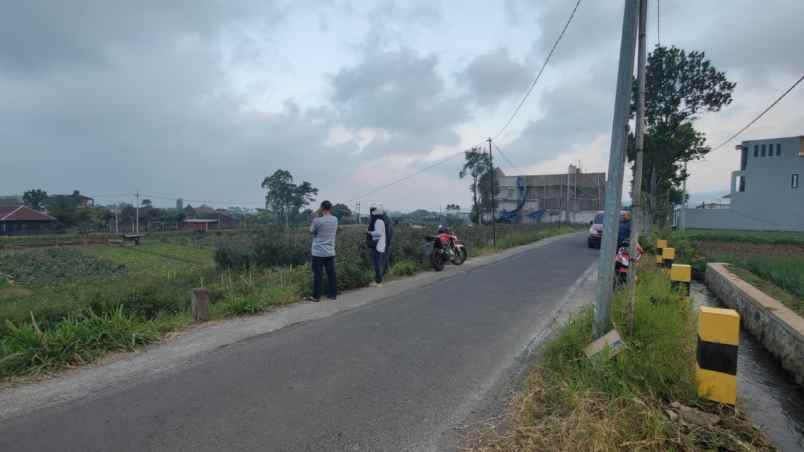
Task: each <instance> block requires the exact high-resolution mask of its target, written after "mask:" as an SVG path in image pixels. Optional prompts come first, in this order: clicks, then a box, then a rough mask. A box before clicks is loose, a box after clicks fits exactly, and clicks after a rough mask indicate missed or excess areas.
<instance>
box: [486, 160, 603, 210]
mask: <svg viewBox="0 0 804 452" xmlns="http://www.w3.org/2000/svg"><path fill="white" fill-rule="evenodd" d="M496 174H497V177H498V178H499V181H500V196H499V201H498V212H497V216H498V218H500V219H502V220H504V221H511V222H515V223H518V222H537V221H542V222H551V221H569V222H575V223H588V222H589V221H590V220H591V219H593V218H594V217H595V214H596V213H597V212H598V211H600V210H602V209H603V201H604V199H605V193H606V173H583V172H582V171H581V169H580V168H578V167H577V166H575V165H570V166H569V170H568V171H567V173H566V174H540V175H523V176H506V175H505V174H504V173H503V172H502V171H501V170H497V173H496Z"/></svg>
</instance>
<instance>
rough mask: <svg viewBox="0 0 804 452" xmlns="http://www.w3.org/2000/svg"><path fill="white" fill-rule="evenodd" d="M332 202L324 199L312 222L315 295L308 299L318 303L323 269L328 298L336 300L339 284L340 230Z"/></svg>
mask: <svg viewBox="0 0 804 452" xmlns="http://www.w3.org/2000/svg"><path fill="white" fill-rule="evenodd" d="M331 211H332V203H331V202H329V201H324V202H322V203H321V208H320V209H318V212H316V217H315V218H313V222H312V224H310V233H311V234H312V235H313V245H312V249H311V254H312V255H313V259H312V267H313V296H312V297H308V298H307V300H308V301H312V302H315V303H317V302H318V301H319V300H320V299H321V276H322V270H323V269H326V272H327V298H329V299H330V300H332V301H335V298H336V297H337V295H338V285H337V282H336V280H335V234H336V233H337V232H338V217H336V216H334V215H332V212H331Z"/></svg>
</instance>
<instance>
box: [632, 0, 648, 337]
mask: <svg viewBox="0 0 804 452" xmlns="http://www.w3.org/2000/svg"><path fill="white" fill-rule="evenodd" d="M647 27H648V1H647V0H639V50H638V51H637V86H638V91H637V114H636V162H635V163H634V187H633V189H632V190H631V198H632V199H631V210H632V215H631V237H630V240H631V256H636V250H637V246H639V231H640V228H641V227H642V219H643V215H642V160H643V153H644V152H643V151H644V148H645V58H646V57H645V53H646V49H645V47H646V45H645V41H646V36H647ZM628 297H629V311H628V328H629V329H630V331H631V332H633V331H634V322H635V317H636V267H633V268H631V269H630V271H629V272H628Z"/></svg>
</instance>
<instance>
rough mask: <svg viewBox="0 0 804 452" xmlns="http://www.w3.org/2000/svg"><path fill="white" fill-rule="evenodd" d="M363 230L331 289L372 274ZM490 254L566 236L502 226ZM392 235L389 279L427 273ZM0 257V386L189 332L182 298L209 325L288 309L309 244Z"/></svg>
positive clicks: (294, 239) (258, 241)
mask: <svg viewBox="0 0 804 452" xmlns="http://www.w3.org/2000/svg"><path fill="white" fill-rule="evenodd" d="M364 228H365V226H363V227H348V228H342V229H341V230H340V231H339V233H338V256H337V272H338V289H339V291H344V290H350V289H355V288H359V287H365V286H367V285H368V283H369V282H370V281H371V273H372V272H371V264H370V260H369V257H368V253H367V252H366V249H365V247H364V245H363V243H364V235H365V229H364ZM490 229H491V228H489V227H466V228H460V229H459V230H458V234H459V236H460V237H461V238H462V239H463V240H464V241H465V243H466V244H467V246H468V247H469V250H470V251H471V252H472V254H473V255H475V252H478V251H479V252H482V253H488V252H493V251H494V249H493V248H492V247H491V230H490ZM497 229H498V231H497V236H498V245H497V249H501V248H507V247H511V246H517V245H522V244H525V243H530V242H533V241H537V240H541V239H543V238H546V237H549V236H552V235H557V234H563V233H567V232H572V231H573V229H572V228H567V227H555V226H512V225H500V226H499V227H498V228H497ZM430 233H433V231H432V230H426V229H416V228H411V227H399V228H398V229H397V230H396V231H395V235H394V240H393V244H392V247H391V248H392V263H393V267H392V271H391V273H390V274H389V277H391V278H394V277H403V276H408V275H412V274H414V273H416V272H419V271H422V270H426V269H427V265H426V261H425V260H424V259H423V256H422V251H423V244H424V236H425V235H426V234H430ZM20 243H24V242H23V241H22V240H19V241H17V242H16V245H15V246H14V247H13V248H10V249H0V378H2V377H8V376H13V375H20V374H31V373H37V372H46V371H51V370H55V369H58V368H60V367H63V366H65V365H74V364H82V363H86V362H89V361H92V360H93V359H96V358H97V357H99V356H102V355H103V354H104V353H107V352H110V351H122V350H131V349H134V348H136V347H138V346H141V345H143V344H147V343H149V342H152V341H156V340H159V338H160V335H161V334H163V333H165V332H168V331H171V330H175V329H177V328H181V327H182V326H185V325H187V324H188V323H189V322H190V314H189V310H190V309H189V308H190V307H189V305H190V292H191V290H192V289H193V288H195V287H206V288H207V289H209V291H210V302H211V306H210V314H211V316H212V317H213V318H223V317H226V316H235V315H248V314H255V313H259V312H264V311H266V310H270V309H272V308H274V307H276V306H279V305H283V304H287V303H293V302H296V301H298V300H300V299H301V298H302V297H303V296H305V295H307V294H309V292H310V269H309V264H307V260H308V256H309V249H310V236H309V233H308V232H307V231H306V230H305V229H304V228H292V229H289V230H286V229H281V228H265V229H263V230H260V231H248V232H244V233H239V234H238V233H233V232H231V231H229V232H226V233H222V234H216V233H209V234H206V235H203V236H196V235H191V234H186V233H184V234H160V235H156V236H155V237H147V238H146V239H145V240H144V241H143V243H142V244H140V245H139V246H132V245H120V244H108V243H106V244H98V243H96V244H89V245H77V246H39V245H41V244H42V242H39V243H37V247H34V248H24V247H20V246H18V245H19V244H20Z"/></svg>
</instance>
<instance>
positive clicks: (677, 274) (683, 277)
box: [670, 264, 692, 297]
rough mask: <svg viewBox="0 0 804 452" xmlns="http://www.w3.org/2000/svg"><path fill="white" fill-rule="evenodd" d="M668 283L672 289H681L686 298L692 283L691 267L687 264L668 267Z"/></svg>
mask: <svg viewBox="0 0 804 452" xmlns="http://www.w3.org/2000/svg"><path fill="white" fill-rule="evenodd" d="M670 282H671V284H672V285H673V287H681V288H682V290H683V291H684V294H685V295H686V296H688V297H689V296H690V284H691V283H692V266H690V265H687V264H673V265H672V266H671V267H670Z"/></svg>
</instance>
